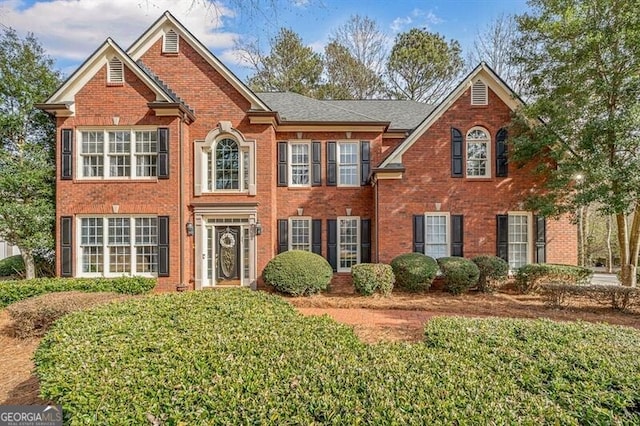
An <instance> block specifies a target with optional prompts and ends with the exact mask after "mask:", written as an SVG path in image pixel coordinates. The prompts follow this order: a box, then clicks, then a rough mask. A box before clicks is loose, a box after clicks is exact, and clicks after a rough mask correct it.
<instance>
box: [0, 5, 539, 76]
mask: <svg viewBox="0 0 640 426" xmlns="http://www.w3.org/2000/svg"><path fill="white" fill-rule="evenodd" d="M256 3H258V4H260V5H263V8H262V11H256V10H255V9H252V8H251V7H250V6H249V7H247V6H243V7H239V6H238V5H240V4H244V5H246V4H249V5H251V4H256ZM271 4H276V5H278V7H276V8H272V7H270V5H271ZM165 10H170V11H171V13H173V14H174V15H175V16H176V18H178V20H180V21H181V22H182V23H183V24H184V25H185V26H187V28H189V30H190V31H191V32H192V33H194V35H196V37H198V38H199V39H200V40H201V41H202V42H203V43H204V44H205V45H207V46H208V47H209V48H210V49H211V50H212V51H213V53H214V54H216V55H217V56H218V57H219V58H220V59H221V60H222V61H223V62H224V63H225V64H226V65H227V66H228V67H229V68H231V70H232V71H234V72H235V73H236V74H237V75H238V76H239V77H241V78H243V79H244V78H245V77H246V76H247V74H248V72H249V70H248V69H247V68H246V67H244V66H243V65H242V59H241V58H240V56H239V55H238V53H237V50H236V42H237V41H247V40H257V41H258V42H260V43H261V45H263V46H266V45H267V43H268V40H269V38H270V37H271V36H273V35H274V34H276V33H277V31H278V29H279V28H280V27H289V28H292V29H293V30H294V31H296V32H297V33H298V34H300V35H301V37H302V39H303V41H304V43H305V44H308V45H310V46H312V47H313V48H314V50H317V51H322V48H323V46H324V45H325V44H326V43H327V40H328V39H329V37H330V35H331V33H332V31H333V30H334V29H335V28H336V27H338V26H340V25H341V24H343V23H344V22H346V21H347V19H348V18H349V16H350V15H354V14H359V15H362V16H368V17H369V18H372V19H374V20H375V21H377V22H378V24H379V25H380V28H381V29H382V30H383V31H384V32H385V33H386V34H387V36H388V38H389V44H391V43H392V40H393V38H394V37H395V35H396V34H398V33H399V32H403V31H407V30H409V29H410V28H414V27H418V28H427V29H429V30H430V31H433V32H438V33H440V34H442V35H444V36H445V37H446V38H447V39H452V38H453V39H456V40H458V41H459V42H460V44H461V45H462V47H463V50H464V51H466V50H468V49H470V48H472V47H473V40H474V37H475V35H476V34H477V32H478V31H481V30H482V29H483V28H486V26H487V25H488V24H489V23H490V22H491V21H492V20H493V19H495V18H496V17H497V16H498V15H500V14H501V13H507V14H511V13H516V14H518V13H523V12H525V11H526V10H527V4H526V0H395V1H393V0H218V1H217V2H216V3H215V4H213V5H212V3H210V2H208V1H205V0H48V1H34V0H28V1H26V0H25V1H22V0H0V27H12V28H14V29H16V30H17V31H18V32H19V33H20V34H26V33H27V32H32V33H34V34H35V35H36V36H37V37H38V39H39V40H40V42H41V44H42V45H43V46H44V47H45V49H46V51H47V53H48V54H49V55H50V56H52V57H53V58H54V59H55V60H56V67H57V68H59V69H60V70H61V71H62V72H63V73H64V74H66V75H68V74H70V73H71V72H72V71H73V70H74V69H75V68H76V67H77V66H78V65H79V64H80V63H81V62H82V61H83V60H84V59H86V58H87V57H88V56H89V55H90V54H91V53H92V52H93V50H95V49H96V48H97V47H98V46H99V45H100V44H101V43H102V42H103V41H104V40H105V39H106V38H107V37H111V38H113V39H114V40H115V41H116V42H117V43H119V44H120V45H121V46H122V47H123V48H125V49H126V48H127V47H128V46H129V45H130V44H131V43H132V42H133V41H134V40H135V39H136V38H137V37H138V36H139V35H140V34H141V33H142V32H143V31H144V30H145V29H146V28H147V27H148V26H149V25H151V23H153V22H154V21H155V20H156V19H157V18H158V17H159V16H160V15H161V14H162V12H164V11H165ZM465 53H466V52H465Z"/></svg>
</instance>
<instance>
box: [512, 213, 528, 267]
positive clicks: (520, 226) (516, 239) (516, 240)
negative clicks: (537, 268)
mask: <svg viewBox="0 0 640 426" xmlns="http://www.w3.org/2000/svg"><path fill="white" fill-rule="evenodd" d="M508 223H509V235H508V239H509V248H508V253H509V269H510V270H512V271H515V270H517V269H518V268H520V267H521V266H524V265H526V264H528V263H531V261H532V260H531V259H532V254H533V253H532V250H531V249H532V245H533V243H532V235H533V218H532V215H531V213H530V212H509V217H508Z"/></svg>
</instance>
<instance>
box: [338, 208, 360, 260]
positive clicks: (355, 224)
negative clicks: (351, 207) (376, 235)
mask: <svg viewBox="0 0 640 426" xmlns="http://www.w3.org/2000/svg"><path fill="white" fill-rule="evenodd" d="M337 221H338V272H350V271H351V267H352V266H353V265H356V264H358V263H360V218H359V217H357V216H343V217H338V219H337Z"/></svg>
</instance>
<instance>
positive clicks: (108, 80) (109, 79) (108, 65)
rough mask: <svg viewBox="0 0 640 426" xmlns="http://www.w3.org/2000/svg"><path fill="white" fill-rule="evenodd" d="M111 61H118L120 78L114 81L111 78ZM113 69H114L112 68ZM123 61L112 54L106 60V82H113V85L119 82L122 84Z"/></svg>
mask: <svg viewBox="0 0 640 426" xmlns="http://www.w3.org/2000/svg"><path fill="white" fill-rule="evenodd" d="M113 61H118V62H119V63H120V70H119V71H120V73H121V75H120V80H117V81H114V80H112V79H111V72H112V70H111V63H112V62H113ZM114 71H115V70H114ZM124 81H125V79H124V62H123V61H122V60H121V59H120V58H118V57H117V56H112V57H111V58H110V59H109V60H108V61H107V83H109V84H114V85H120V84H124Z"/></svg>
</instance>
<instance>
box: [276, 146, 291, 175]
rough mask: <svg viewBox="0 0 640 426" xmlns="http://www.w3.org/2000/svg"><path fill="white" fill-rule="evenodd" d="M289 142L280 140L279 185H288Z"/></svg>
mask: <svg viewBox="0 0 640 426" xmlns="http://www.w3.org/2000/svg"><path fill="white" fill-rule="evenodd" d="M287 169H288V166H287V143H286V142H278V186H287V185H288V184H289V179H288V178H287Z"/></svg>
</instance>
